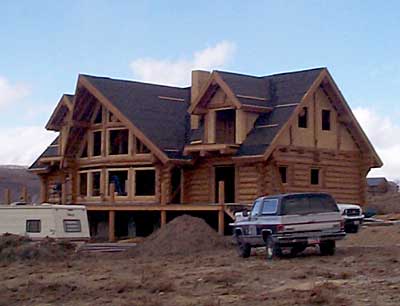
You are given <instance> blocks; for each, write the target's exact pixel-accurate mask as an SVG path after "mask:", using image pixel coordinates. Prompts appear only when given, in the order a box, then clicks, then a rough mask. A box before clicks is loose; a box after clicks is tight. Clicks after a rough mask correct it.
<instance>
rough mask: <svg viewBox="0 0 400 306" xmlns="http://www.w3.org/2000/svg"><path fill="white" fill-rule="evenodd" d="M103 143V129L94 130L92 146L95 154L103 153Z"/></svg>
mask: <svg viewBox="0 0 400 306" xmlns="http://www.w3.org/2000/svg"><path fill="white" fill-rule="evenodd" d="M101 143H102V132H101V131H95V132H93V147H92V155H93V156H100V155H101Z"/></svg>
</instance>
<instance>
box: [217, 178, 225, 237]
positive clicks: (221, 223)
mask: <svg viewBox="0 0 400 306" xmlns="http://www.w3.org/2000/svg"><path fill="white" fill-rule="evenodd" d="M218 204H219V211H218V234H220V235H223V234H224V229H225V205H224V204H225V182H224V181H219V182H218Z"/></svg>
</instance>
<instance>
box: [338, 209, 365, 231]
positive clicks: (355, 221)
mask: <svg viewBox="0 0 400 306" xmlns="http://www.w3.org/2000/svg"><path fill="white" fill-rule="evenodd" d="M338 207H339V210H340V212H341V214H342V216H343V219H344V229H345V231H346V233H357V232H358V229H359V228H360V226H361V224H362V223H363V221H364V214H363V211H362V208H361V207H360V206H359V205H355V204H338Z"/></svg>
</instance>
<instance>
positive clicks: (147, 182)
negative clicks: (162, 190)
mask: <svg viewBox="0 0 400 306" xmlns="http://www.w3.org/2000/svg"><path fill="white" fill-rule="evenodd" d="M155 193H156V171H155V170H136V171H135V195H136V196H153V195H155Z"/></svg>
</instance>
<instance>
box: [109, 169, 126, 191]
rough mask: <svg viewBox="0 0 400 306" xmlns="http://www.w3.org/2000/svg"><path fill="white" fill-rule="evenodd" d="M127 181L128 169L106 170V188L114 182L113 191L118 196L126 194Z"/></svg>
mask: <svg viewBox="0 0 400 306" xmlns="http://www.w3.org/2000/svg"><path fill="white" fill-rule="evenodd" d="M127 181H128V170H115V171H109V172H108V186H109V187H108V190H110V185H111V184H114V186H115V192H116V193H117V195H119V196H127V195H128V193H127V191H126V186H127Z"/></svg>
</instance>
